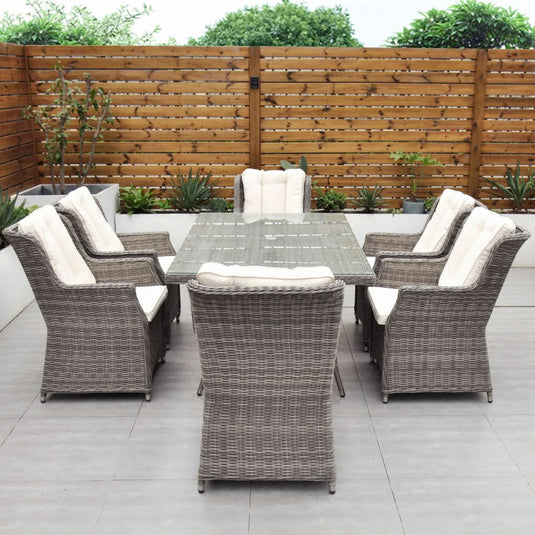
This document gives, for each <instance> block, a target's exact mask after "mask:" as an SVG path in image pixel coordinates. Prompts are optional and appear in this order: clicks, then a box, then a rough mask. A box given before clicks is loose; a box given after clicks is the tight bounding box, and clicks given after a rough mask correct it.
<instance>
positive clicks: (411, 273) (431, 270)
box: [376, 258, 446, 288]
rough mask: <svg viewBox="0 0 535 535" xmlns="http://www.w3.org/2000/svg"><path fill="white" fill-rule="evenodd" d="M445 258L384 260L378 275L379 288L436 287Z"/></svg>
mask: <svg viewBox="0 0 535 535" xmlns="http://www.w3.org/2000/svg"><path fill="white" fill-rule="evenodd" d="M445 263H446V259H445V258H384V259H383V260H382V261H381V263H380V266H379V271H378V273H377V283H376V285H377V286H385V287H387V288H399V287H400V286H402V285H416V286H422V285H436V284H437V283H438V279H439V278H440V274H441V273H442V270H443V268H444V264H445Z"/></svg>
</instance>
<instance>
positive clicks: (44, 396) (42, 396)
mask: <svg viewBox="0 0 535 535" xmlns="http://www.w3.org/2000/svg"><path fill="white" fill-rule="evenodd" d="M41 403H46V392H41Z"/></svg>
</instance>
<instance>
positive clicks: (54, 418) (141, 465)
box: [0, 268, 535, 535]
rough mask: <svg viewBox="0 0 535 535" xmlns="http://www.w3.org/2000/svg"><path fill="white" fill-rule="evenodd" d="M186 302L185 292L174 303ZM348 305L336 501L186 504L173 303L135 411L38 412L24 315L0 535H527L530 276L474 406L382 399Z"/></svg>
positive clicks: (183, 362)
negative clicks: (163, 346) (166, 340)
mask: <svg viewBox="0 0 535 535" xmlns="http://www.w3.org/2000/svg"><path fill="white" fill-rule="evenodd" d="M183 296H184V292H183ZM352 297H353V293H352V291H349V290H348V292H347V295H346V303H345V308H344V329H343V333H342V338H341V340H340V349H339V355H338V361H339V364H340V371H341V373H342V377H343V380H344V384H345V387H346V392H347V395H346V397H345V398H344V399H341V398H340V397H339V396H338V394H337V392H333V405H334V415H335V434H336V436H335V444H336V456H337V470H338V482H337V492H336V494H335V495H334V496H331V495H329V493H328V492H327V486H326V485H322V484H312V483H311V484H302V483H280V482H274V483H252V484H251V483H248V482H240V483H223V482H209V483H208V485H207V490H206V492H205V494H204V495H199V494H198V493H197V485H196V470H197V463H198V455H199V444H200V429H201V415H202V398H198V397H197V396H196V395H195V391H196V388H197V384H198V380H199V359H198V353H197V348H196V340H195V337H194V334H193V332H192V326H191V319H190V317H189V307H188V304H187V298H186V296H184V298H185V299H184V301H185V306H184V307H183V313H182V320H181V322H180V324H177V325H174V326H173V339H172V348H171V350H170V351H169V352H168V355H167V363H166V364H164V365H163V366H161V367H160V368H159V369H158V370H157V373H156V376H155V381H154V390H153V399H152V401H151V402H150V403H146V402H144V401H143V396H137V395H131V396H130V395H124V396H123V395H116V396H58V395H56V396H51V397H49V400H48V401H47V403H46V404H44V405H43V404H41V403H40V402H39V396H38V394H39V386H40V376H41V368H42V360H43V351H44V343H45V335H46V331H45V326H44V323H43V320H42V318H41V316H40V313H39V310H38V308H37V306H36V304H35V303H33V304H31V305H30V306H29V307H28V308H27V309H26V310H25V311H24V312H23V313H22V314H21V315H20V316H19V317H18V318H16V319H15V320H14V321H13V322H12V323H11V324H9V325H8V326H7V327H6V328H5V329H4V330H3V331H2V332H1V333H0V359H1V361H2V362H1V364H2V368H1V369H2V371H3V373H2V375H1V376H0V504H1V505H0V533H2V534H4V533H17V534H26V533H39V534H45V533H51V534H61V533H67V534H74V533H75V534H76V535H82V534H86V533H87V534H108V533H109V534H117V533H129V534H136V533H143V534H152V533H155V534H167V533H173V534H177V533H178V534H182V533H184V534H189V533H194V532H201V531H202V532H203V533H205V534H227V533H228V534H233V535H240V534H254V535H259V534H286V533H291V534H300V533H303V534H306V535H313V534H317V533H318V534H324V533H327V532H329V533H336V534H344V533H348V534H360V533H362V534H375V533H382V534H406V535H419V534H422V535H430V534H463V535H467V534H478V535H479V534H482V533H485V534H486V535H489V534H503V533H510V534H515V535H517V534H534V533H535V351H534V342H535V269H527V268H517V269H513V270H512V271H511V273H510V276H509V277H508V280H507V282H506V285H505V287H504V289H503V291H502V295H501V296H500V299H499V300H498V304H497V307H496V309H495V311H494V314H493V316H492V318H491V321H490V325H489V329H488V343H489V351H490V360H491V366H492V377H493V383H494V403H492V404H489V403H487V401H486V396H485V395H484V394H475V395H474V394H468V395H412V396H410V395H397V396H396V395H393V396H391V398H390V402H389V403H388V404H387V405H384V404H383V403H382V402H381V395H380V380H379V374H378V372H377V370H376V369H375V368H374V367H373V366H371V365H370V364H369V362H368V355H367V354H365V353H363V352H361V350H360V345H359V343H358V335H359V327H357V326H356V325H355V323H354V321H353V313H352Z"/></svg>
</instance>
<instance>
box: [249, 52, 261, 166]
mask: <svg viewBox="0 0 535 535" xmlns="http://www.w3.org/2000/svg"><path fill="white" fill-rule="evenodd" d="M260 85H261V84H260V47H259V46H250V47H249V166H250V167H252V168H253V169H260V165H261V157H260V94H261V92H260Z"/></svg>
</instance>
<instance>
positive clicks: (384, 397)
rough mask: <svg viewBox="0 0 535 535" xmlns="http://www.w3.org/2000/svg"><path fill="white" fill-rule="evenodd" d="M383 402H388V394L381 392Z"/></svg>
mask: <svg viewBox="0 0 535 535" xmlns="http://www.w3.org/2000/svg"><path fill="white" fill-rule="evenodd" d="M383 403H388V394H383Z"/></svg>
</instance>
